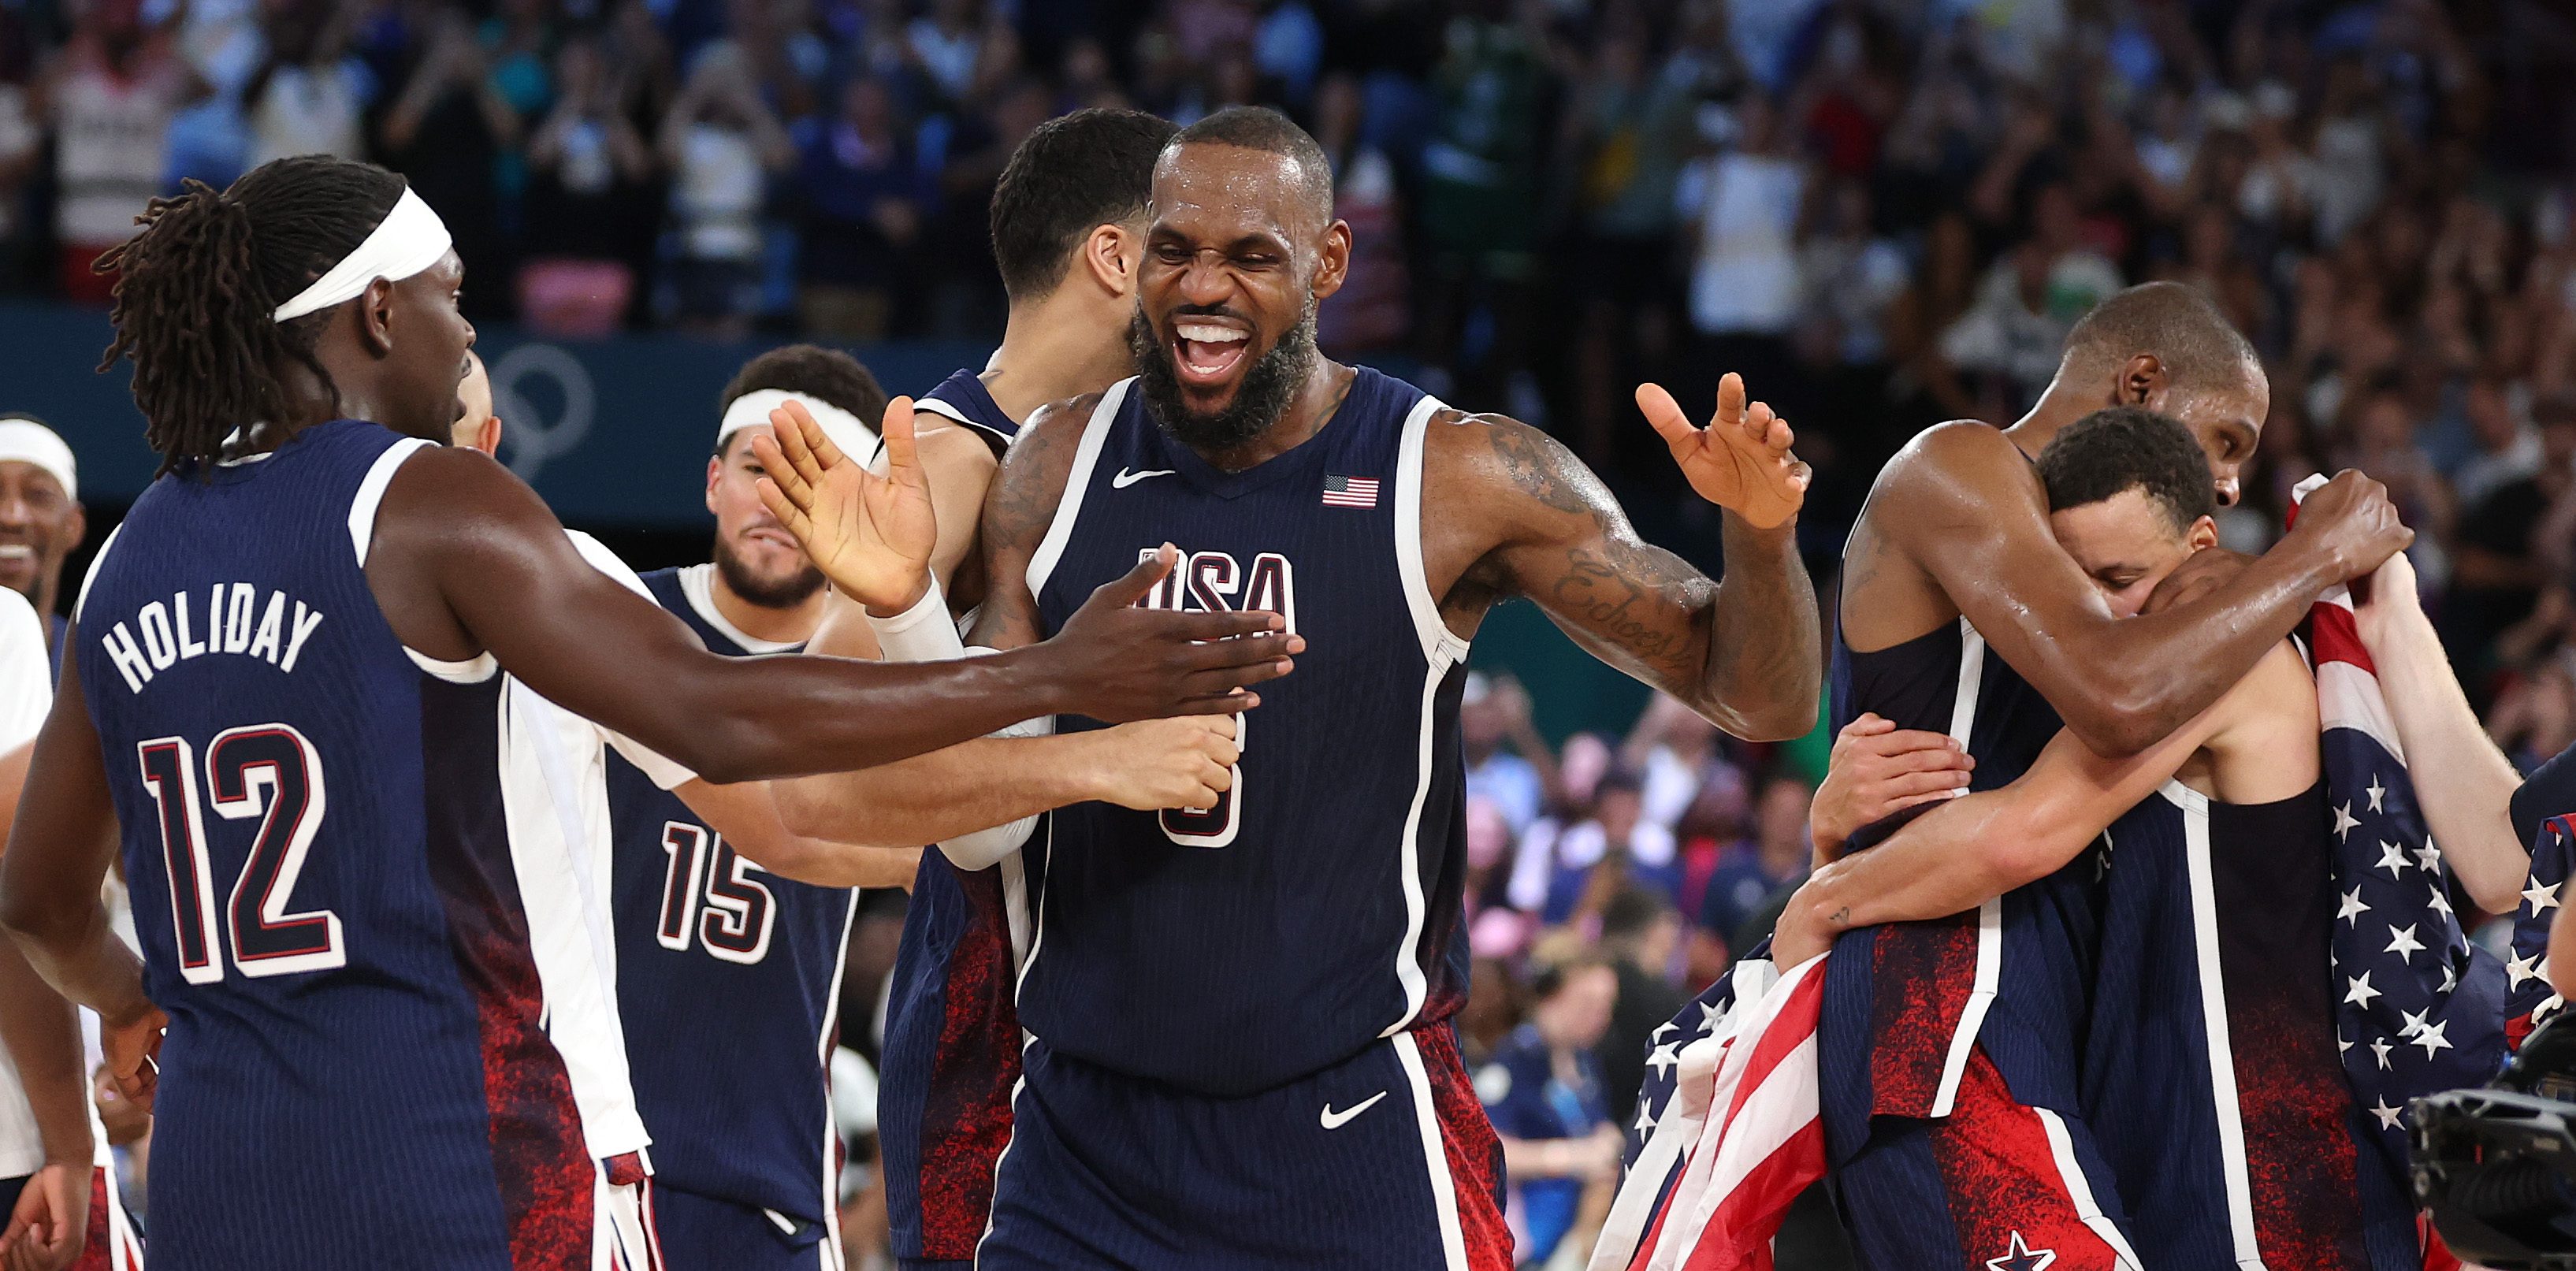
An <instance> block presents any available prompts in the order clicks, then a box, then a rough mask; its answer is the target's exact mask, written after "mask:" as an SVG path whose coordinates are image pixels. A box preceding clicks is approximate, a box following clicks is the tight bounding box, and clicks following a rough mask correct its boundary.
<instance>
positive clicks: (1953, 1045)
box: [1932, 618, 2004, 1117]
mask: <svg viewBox="0 0 2576 1271" xmlns="http://www.w3.org/2000/svg"><path fill="white" fill-rule="evenodd" d="M1985 680H1986V638H1985V637H1984V636H1981V635H1979V634H1977V629H1976V628H1975V627H1974V626H1972V625H1970V624H1969V622H1968V620H1967V619H1966V618H1961V619H1959V687H1958V689H1957V690H1956V691H1955V695H1954V696H1953V697H1952V698H1951V699H1950V739H1951V740H1952V741H1955V742H1957V743H1959V749H1961V750H1966V749H1967V748H1968V734H1969V733H1970V732H1972V731H1974V730H1975V729H1976V726H1977V694H1978V693H1979V692H1980V691H1981V690H1983V689H1984V687H1985ZM2003 962H2004V901H2003V897H2001V896H1995V897H1991V898H1989V899H1988V900H1987V901H1986V903H1984V904H1982V905H1979V906H1977V976H1976V980H1975V982H1974V984H1973V985H1972V986H1971V987H1970V988H1969V990H1968V1002H1967V1005H1966V1007H1965V1008H1963V1009H1962V1010H1961V1011H1960V1012H1959V1027H1958V1030H1957V1031H1956V1032H1953V1033H1952V1034H1950V1053H1949V1055H1948V1056H1947V1057H1945V1058H1944V1059H1943V1060H1942V1062H1941V1085H1940V1087H1939V1088H1938V1089H1936V1090H1934V1091H1933V1093H1932V1115H1933V1116H1936V1117H1946V1116H1948V1115H1950V1109H1951V1107H1952V1105H1954V1104H1956V1103H1957V1102H1958V1099H1959V1082H1960V1081H1961V1080H1962V1079H1963V1078H1965V1077H1966V1076H1967V1075H1968V1053H1969V1052H1970V1051H1972V1050H1974V1049H1976V1045H1977V1031H1978V1030H1979V1029H1980V1028H1982V1027H1984V1025H1985V1022H1986V1011H1987V1009H1988V1008H1990V1007H1992V1006H1993V1005H1994V1004H1995V994H1996V992H1997V991H1998V989H1999V988H2000V987H2001V985H2002V983H2003Z"/></svg>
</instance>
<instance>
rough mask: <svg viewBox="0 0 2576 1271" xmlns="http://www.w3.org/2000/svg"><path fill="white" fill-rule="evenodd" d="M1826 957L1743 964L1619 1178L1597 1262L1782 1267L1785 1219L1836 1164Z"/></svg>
mask: <svg viewBox="0 0 2576 1271" xmlns="http://www.w3.org/2000/svg"><path fill="white" fill-rule="evenodd" d="M1827 956H1830V955H1824V954H1819V955H1818V956H1816V957H1814V958H1810V959H1808V960H1807V961H1805V962H1803V963H1800V964H1799V965H1798V966H1796V967H1793V968H1791V969H1790V971H1789V973H1788V974H1786V975H1782V974H1780V973H1779V971H1778V970H1777V969H1776V968H1775V967H1773V966H1772V964H1771V963H1769V962H1762V961H1754V960H1751V959H1747V960H1746V961H1744V962H1740V963H1738V964H1737V965H1736V968H1735V970H1734V971H1733V972H1732V973H1731V974H1732V976H1733V978H1734V981H1735V990H1736V992H1735V995H1734V1001H1733V1003H1732V1004H1731V1005H1730V1006H1729V1007H1728V1009H1727V1010H1726V1012H1725V1014H1724V1015H1723V1016H1722V1017H1721V1018H1719V1019H1718V1020H1715V1021H1713V1023H1714V1028H1713V1029H1712V1031H1711V1032H1710V1033H1709V1034H1708V1035H1707V1036H1706V1037H1703V1038H1700V1039H1699V1040H1697V1041H1694V1042H1692V1043H1691V1044H1690V1045H1688V1046H1687V1047H1684V1048H1683V1049H1682V1051H1681V1054H1680V1069H1679V1074H1678V1075H1679V1084H1678V1085H1677V1086H1676V1087H1675V1089H1674V1092H1673V1097H1672V1099H1671V1101H1670V1102H1669V1103H1667V1104H1666V1105H1665V1107H1664V1114H1663V1119H1662V1120H1661V1121H1659V1122H1657V1123H1656V1125H1655V1130H1654V1134H1653V1136H1652V1137H1651V1138H1649V1139H1648V1140H1647V1141H1646V1147H1645V1151H1644V1152H1643V1154H1641V1155H1640V1156H1639V1157H1638V1158H1637V1161H1636V1163H1635V1164H1634V1165H1633V1166H1631V1167H1630V1169H1629V1171H1628V1176H1627V1178H1626V1179H1625V1180H1624V1181H1622V1182H1621V1183H1620V1186H1619V1194H1618V1198H1617V1199H1616V1200H1615V1201H1614V1202H1613V1203H1612V1205H1611V1207H1610V1217H1609V1220H1608V1221H1607V1222H1606V1223H1605V1224H1604V1225H1603V1226H1602V1229H1601V1238H1600V1240H1599V1242H1598V1243H1596V1244H1595V1245H1594V1246H1593V1250H1592V1260H1591V1262H1590V1263H1589V1267H1588V1271H1771V1238H1772V1236H1773V1235H1774V1234H1776V1233H1777V1232H1778V1231H1779V1230H1780V1220H1781V1218H1782V1217H1783V1216H1785V1215H1786V1214H1787V1213H1788V1211H1789V1204H1790V1202H1792V1201H1794V1200H1796V1199H1797V1198H1798V1194H1799V1193H1800V1192H1803V1191H1805V1190H1806V1189H1807V1185H1808V1184H1810V1183H1813V1182H1814V1181H1816V1180H1817V1179H1819V1178H1822V1177H1824V1174H1825V1127H1824V1122H1823V1120H1822V1112H1821V1109H1820V1107H1819V1105H1818V1102H1817V1076H1816V1021H1817V1017H1818V1015H1819V1013H1820V1012H1821V1010H1822V1008H1823V1005H1824V989H1825V958H1826V957H1827ZM1676 1168H1678V1171H1679V1176H1678V1178H1677V1179H1676V1178H1675V1170H1676ZM1667 1181H1671V1183H1672V1185H1671V1187H1670V1188H1669V1190H1668V1189H1667V1188H1666V1186H1665V1184H1666V1183H1667ZM1659 1202H1660V1203H1659Z"/></svg>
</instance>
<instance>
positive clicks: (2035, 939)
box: [1818, 618, 2099, 1160]
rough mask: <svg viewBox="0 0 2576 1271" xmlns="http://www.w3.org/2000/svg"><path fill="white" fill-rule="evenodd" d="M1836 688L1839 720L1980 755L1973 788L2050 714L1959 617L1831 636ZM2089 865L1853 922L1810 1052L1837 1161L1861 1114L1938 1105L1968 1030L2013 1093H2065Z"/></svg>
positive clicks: (2034, 739)
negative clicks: (1952, 905) (1883, 726)
mask: <svg viewBox="0 0 2576 1271" xmlns="http://www.w3.org/2000/svg"><path fill="white" fill-rule="evenodd" d="M1832 703H1833V724H1834V727H1835V728H1836V729H1837V730H1839V729H1840V728H1841V727H1842V726H1843V725H1845V724H1847V723H1849V722H1851V720H1852V719H1853V718H1855V717H1857V716H1859V715H1860V714H1862V713H1863V712H1869V711H1874V712H1876V713H1877V714H1879V715H1880V716H1881V717H1883V718H1886V719H1889V720H1892V721H1894V722H1895V724H1896V726H1897V727H1899V728H1914V729H1924V730H1927V731H1931V732H1942V733H1948V734H1950V735H1951V736H1952V737H1955V738H1957V739H1959V741H1960V743H1961V744H1962V745H1964V746H1966V747H1967V751H1968V753H1969V754H1971V755H1974V756H1976V759H1977V768H1976V772H1975V774H1974V775H1973V777H1972V778H1971V781H1970V785H1971V788H1973V789H1977V790H1991V789H1995V788H1997V787H1999V786H2003V785H2008V784H2010V783H2011V782H2012V781H2013V780H2014V779H2015V778H2018V777H2019V776H2021V774H2022V773H2023V772H2025V771H2027V770H2028V769H2029V767H2030V765H2031V762H2032V761H2033V760H2035V759H2037V758H2038V757H2039V753H2040V751H2041V750H2042V749H2044V748H2045V747H2046V746H2047V745H2048V741H2049V739H2050V738H2051V737H2054V736H2056V734H2057V731H2058V728H2059V726H2060V725H2059V721H2058V717H2057V712H2056V710H2055V709H2054V708H2052V707H2050V706H2049V704H2048V701H2047V699H2046V698H2043V697H2041V696H2040V695H2039V691H2038V690H2037V689H2034V688H2032V687H2031V686H2030V684H2029V682H2028V681H2025V680H2024V679H2022V678H2021V676H2020V675H2019V674H2018V673H2016V672H2015V671H2014V670H2013V669H2012V668H2011V667H2010V666H2007V665H2006V664H2005V663H2004V660H2003V659H2002V658H2001V657H1999V656H1997V655H1996V654H1995V652H1994V651H1993V650H1992V649H1989V648H1988V647H1986V642H1985V639H1984V637H1982V636H1980V635H1978V634H1977V632H1976V629H1975V628H1974V627H1972V626H1970V625H1969V624H1968V622H1967V620H1966V619H1964V618H1962V619H1959V620H1958V621H1955V622H1949V623H1944V624H1942V625H1941V626H1939V627H1937V628H1935V629H1933V630H1931V631H1929V632H1926V633H1924V634H1923V635H1920V636H1917V637H1915V638H1914V639H1911V640H1907V641H1904V642H1902V643H1900V644H1895V645H1891V646H1889V647H1887V648H1884V649H1879V650H1875V651H1873V652H1868V653H1862V652H1859V651H1858V650H1855V649H1853V648H1851V647H1850V646H1849V645H1847V644H1844V643H1842V642H1841V641H1840V640H1839V639H1837V640H1836V642H1835V646H1834V664H1833V694H1832ZM1887 828H1889V827H1884V826H1880V827H1872V831H1871V832H1870V833H1865V834H1864V835H1862V836H1861V837H1860V839H1859V840H1858V842H1859V843H1861V844H1864V845H1865V844H1866V843H1868V842H1874V841H1876V838H1878V837H1883V836H1884V831H1885V830H1886V829H1887ZM2098 869H2099V862H2098V860H2097V859H2096V858H2095V856H2094V854H2092V853H2087V854H2085V855H2083V856H2079V857H2078V858H2077V859H2076V860H2074V861H2072V862H2070V863H2069V864H2068V865H2066V867H2064V868H2063V869H2060V870H2059V871H2058V872H2057V873H2055V874H2052V875H2050V876H2049V877H2048V878H2045V879H2042V880H2040V881H2039V882H2036V883H2032V884H2030V885H2028V886H2025V887H2021V888H2018V889H2016V890H2014V891H2012V892H2010V893H2007V894H2006V895H2004V896H2003V897H2001V898H1999V899H1997V900H1993V901H1989V902H1987V903H1986V904H1985V905H1983V906H1981V907H1979V908H1978V909H1977V910H1976V911H1974V912H1971V913H1966V914H1960V915H1957V916H1955V917H1951V918H1944V919H1940V920H1937V921H1931V922H1910V923H1896V924H1891V925H1888V926H1883V927H1869V928H1863V929H1860V930H1857V931H1853V932H1850V933H1847V934H1845V935H1844V936H1843V937H1842V938H1841V939H1839V940H1837V941H1836V942H1835V951H1836V956H1835V957H1834V958H1833V960H1832V961H1831V962H1829V963H1828V964H1827V965H1826V980H1825V1004H1824V1010H1823V1014H1822V1017H1821V1020H1820V1022H1819V1026H1818V1030H1819V1031H1818V1037H1819V1041H1820V1049H1819V1055H1818V1063H1819V1069H1820V1073H1821V1076H1822V1080H1823V1083H1824V1108H1825V1127H1826V1133H1827V1136H1828V1139H1829V1142H1830V1144H1831V1147H1832V1150H1833V1153H1834V1156H1835V1159H1836V1160H1843V1159H1847V1158H1848V1157H1849V1155H1850V1154H1851V1153H1853V1152H1856V1151H1858V1150H1859V1148H1860V1146H1861V1144H1862V1142H1863V1140H1864V1139H1865V1138H1866V1136H1867V1134H1868V1132H1869V1121H1870V1118H1871V1117H1874V1116H1881V1115H1886V1116H1900V1117H1915V1118H1921V1117H1934V1116H1946V1115H1948V1114H1949V1112H1950V1109H1951V1104H1952V1101H1953V1100H1954V1099H1955V1098H1956V1096H1957V1091H1958V1088H1959V1083H1960V1081H1961V1080H1962V1079H1963V1077H1964V1076H1965V1074H1966V1071H1967V1062H1968V1058H1969V1051H1970V1048H1971V1047H1972V1046H1974V1045H1979V1044H1982V1045H1983V1046H1984V1048H1985V1049H1986V1051H1987V1052H1988V1054H1989V1056H1990V1057H1991V1058H1992V1060H1993V1061H1994V1065H1995V1068H1996V1070H1997V1071H1998V1072H1999V1073H2000V1074H2001V1075H2002V1076H2003V1078H2004V1081H2005V1083H2006V1085H2007V1087H2008V1088H2009V1089H2010V1090H2011V1092H2012V1095H2013V1097H2014V1098H2015V1099H2017V1100H2019V1101H2020V1102H2022V1103H2025V1104H2032V1105H2036V1106H2042V1107H2049V1108H2054V1109H2058V1110H2061V1111H2063V1110H2071V1109H2072V1108H2073V1107H2074V1106H2075V1104H2076V1101H2077V1090H2076V1041H2077V1036H2078V1033H2079V1031H2080V1029H2081V1020H2082V1013H2083V1007H2084V1003H2085V1000H2086V994H2087V991H2088V987H2089V985H2090V983H2091V964H2090V961H2089V959H2090V956H2091V950H2092V949H2093V947H2094V943H2095V940H2096V936H2095V927H2096V925H2097V916H2096V908H2097V905H2096V901H2095V898H2094V894H2093V892H2094V889H2093V880H2094V878H2095V875H2096V874H2097V872H2098Z"/></svg>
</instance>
